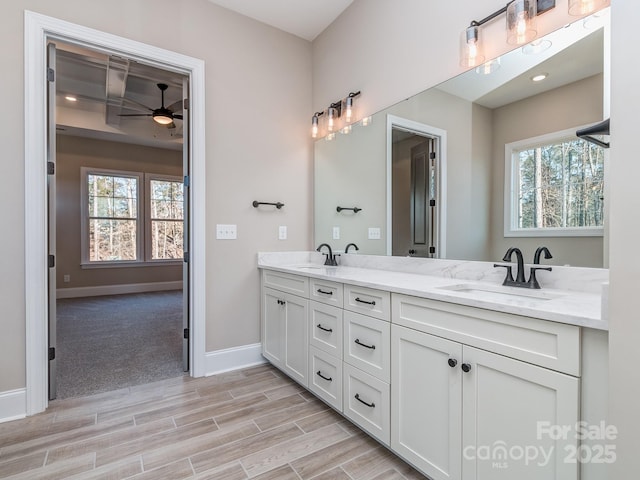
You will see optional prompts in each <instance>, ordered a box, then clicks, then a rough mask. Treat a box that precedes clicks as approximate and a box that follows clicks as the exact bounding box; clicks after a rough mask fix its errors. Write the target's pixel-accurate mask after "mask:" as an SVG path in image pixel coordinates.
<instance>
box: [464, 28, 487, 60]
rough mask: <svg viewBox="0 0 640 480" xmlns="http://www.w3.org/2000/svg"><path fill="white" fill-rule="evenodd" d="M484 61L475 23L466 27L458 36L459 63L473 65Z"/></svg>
mask: <svg viewBox="0 0 640 480" xmlns="http://www.w3.org/2000/svg"><path fill="white" fill-rule="evenodd" d="M483 62H484V55H483V54H482V49H481V47H480V37H479V31H478V26H477V25H471V26H470V27H468V28H466V29H465V30H464V31H463V32H462V35H461V36H460V65H461V66H463V67H475V66H477V65H480V64H481V63H483Z"/></svg>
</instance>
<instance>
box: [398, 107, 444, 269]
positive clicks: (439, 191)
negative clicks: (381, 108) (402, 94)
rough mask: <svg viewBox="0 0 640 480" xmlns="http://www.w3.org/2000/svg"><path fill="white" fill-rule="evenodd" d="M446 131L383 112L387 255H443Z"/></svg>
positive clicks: (426, 256) (435, 256) (428, 256)
mask: <svg viewBox="0 0 640 480" xmlns="http://www.w3.org/2000/svg"><path fill="white" fill-rule="evenodd" d="M445 190H446V131H444V130H442V129H438V128H435V127H432V126H429V125H425V124H421V123H418V122H414V121H412V120H407V119H404V118H400V117H396V116H392V115H388V116H387V231H388V232H389V235H388V240H387V254H388V255H396V256H415V257H424V258H445V251H446V244H445V229H446V227H445V226H446V195H445Z"/></svg>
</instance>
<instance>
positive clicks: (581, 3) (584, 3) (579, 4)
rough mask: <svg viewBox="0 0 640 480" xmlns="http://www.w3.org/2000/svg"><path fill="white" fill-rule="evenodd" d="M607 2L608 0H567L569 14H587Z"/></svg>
mask: <svg viewBox="0 0 640 480" xmlns="http://www.w3.org/2000/svg"><path fill="white" fill-rule="evenodd" d="M607 3H608V0H569V15H587V14H589V13H592V12H595V11H596V10H597V9H598V8H599V7H603V6H605V5H606V4H607Z"/></svg>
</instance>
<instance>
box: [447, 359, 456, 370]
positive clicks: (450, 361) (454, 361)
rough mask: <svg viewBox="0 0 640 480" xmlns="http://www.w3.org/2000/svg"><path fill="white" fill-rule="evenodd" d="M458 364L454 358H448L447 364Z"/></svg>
mask: <svg viewBox="0 0 640 480" xmlns="http://www.w3.org/2000/svg"><path fill="white" fill-rule="evenodd" d="M457 364H458V361H457V360H456V359H455V358H450V359H449V366H450V367H451V368H453V367H455V366H456V365H457Z"/></svg>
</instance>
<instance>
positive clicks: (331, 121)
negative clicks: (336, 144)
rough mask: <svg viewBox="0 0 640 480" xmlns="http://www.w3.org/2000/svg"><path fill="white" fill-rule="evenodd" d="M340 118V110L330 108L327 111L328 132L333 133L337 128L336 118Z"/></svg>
mask: <svg viewBox="0 0 640 480" xmlns="http://www.w3.org/2000/svg"><path fill="white" fill-rule="evenodd" d="M337 116H338V110H337V109H336V108H334V107H329V109H328V110H327V130H328V131H329V132H333V131H334V130H335V128H336V118H337Z"/></svg>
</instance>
